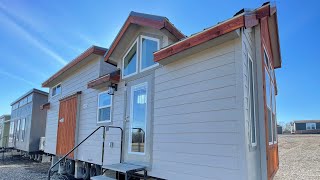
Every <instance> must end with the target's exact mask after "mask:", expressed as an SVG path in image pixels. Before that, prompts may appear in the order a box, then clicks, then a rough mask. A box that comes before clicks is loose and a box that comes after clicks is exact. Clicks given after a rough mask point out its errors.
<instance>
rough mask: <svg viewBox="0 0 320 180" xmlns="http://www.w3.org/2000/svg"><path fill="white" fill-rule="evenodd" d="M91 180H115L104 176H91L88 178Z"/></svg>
mask: <svg viewBox="0 0 320 180" xmlns="http://www.w3.org/2000/svg"><path fill="white" fill-rule="evenodd" d="M90 179H91V180H116V179H113V178H111V177H108V176H104V175H101V176H93V177H91V178H90Z"/></svg>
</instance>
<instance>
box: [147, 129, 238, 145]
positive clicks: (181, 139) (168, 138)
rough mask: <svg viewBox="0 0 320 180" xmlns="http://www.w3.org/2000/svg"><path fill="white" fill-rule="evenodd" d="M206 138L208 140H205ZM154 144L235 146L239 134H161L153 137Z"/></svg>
mask: <svg viewBox="0 0 320 180" xmlns="http://www.w3.org/2000/svg"><path fill="white" fill-rule="evenodd" d="M204 137H206V138H204ZM153 142H154V143H177V144H179V143H200V144H221V145H223V144H226V145H233V144H238V143H239V133H224V132H223V133H217V132H209V133H204V132H200V133H190V134H188V135H186V134H185V133H180V134H172V133H167V134H165V133H161V134H154V135H153Z"/></svg>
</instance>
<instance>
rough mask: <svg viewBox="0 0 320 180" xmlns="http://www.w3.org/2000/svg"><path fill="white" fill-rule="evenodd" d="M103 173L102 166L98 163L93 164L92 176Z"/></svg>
mask: <svg viewBox="0 0 320 180" xmlns="http://www.w3.org/2000/svg"><path fill="white" fill-rule="evenodd" d="M99 175H101V167H100V166H98V165H92V166H91V168H90V177H93V176H99Z"/></svg>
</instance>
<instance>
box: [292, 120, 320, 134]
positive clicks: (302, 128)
mask: <svg viewBox="0 0 320 180" xmlns="http://www.w3.org/2000/svg"><path fill="white" fill-rule="evenodd" d="M291 133H292V134H320V120H296V121H293V124H292V130H291Z"/></svg>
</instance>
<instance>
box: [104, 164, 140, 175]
mask: <svg viewBox="0 0 320 180" xmlns="http://www.w3.org/2000/svg"><path fill="white" fill-rule="evenodd" d="M102 168H104V169H109V170H112V171H118V172H122V173H127V172H129V171H134V172H138V171H142V170H145V169H146V166H141V165H137V164H129V163H118V164H111V165H104V166H102Z"/></svg>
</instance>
